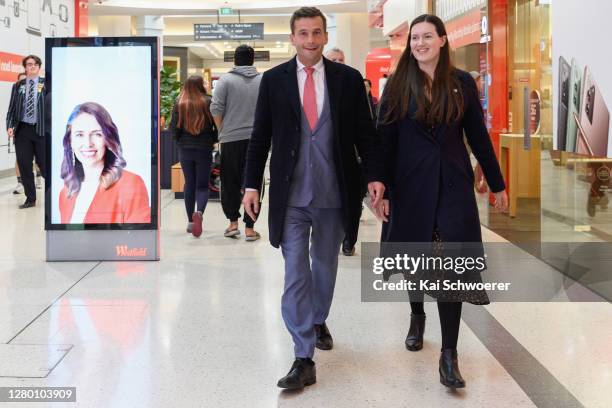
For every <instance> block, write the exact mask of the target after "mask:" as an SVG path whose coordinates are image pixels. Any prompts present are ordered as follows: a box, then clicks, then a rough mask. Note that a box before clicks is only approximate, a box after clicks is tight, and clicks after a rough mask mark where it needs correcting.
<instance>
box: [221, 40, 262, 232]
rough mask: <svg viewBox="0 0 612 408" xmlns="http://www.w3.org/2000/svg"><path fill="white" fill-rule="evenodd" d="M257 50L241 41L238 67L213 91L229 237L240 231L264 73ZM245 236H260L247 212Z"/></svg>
mask: <svg viewBox="0 0 612 408" xmlns="http://www.w3.org/2000/svg"><path fill="white" fill-rule="evenodd" d="M254 61H255V50H253V48H251V47H249V46H248V45H241V46H239V47H238V48H236V51H235V53H234V65H235V66H234V68H232V69H231V70H230V71H229V72H228V73H227V74H226V75H223V76H222V77H221V79H220V80H219V81H218V82H217V85H216V87H215V90H214V92H213V98H212V104H211V106H210V111H211V113H212V114H213V118H214V120H215V123H216V124H217V128H218V129H219V143H220V145H221V206H222V207H223V212H224V213H225V216H226V217H227V219H228V220H230V225H229V227H228V228H227V229H226V230H225V233H224V235H225V236H226V237H237V236H238V235H240V229H239V228H238V219H239V218H240V205H241V203H242V195H243V193H244V191H243V189H242V184H243V175H244V165H245V159H246V152H247V149H248V146H249V139H250V138H251V132H252V131H253V120H254V118H255V106H256V105H257V96H258V94H259V83H260V81H261V74H260V73H259V72H257V69H256V68H255V67H254V66H253V62H254ZM243 221H244V224H245V239H246V240H247V241H256V240H258V239H259V238H260V235H259V233H258V232H256V231H255V230H254V225H255V221H254V220H252V219H251V217H249V215H248V214H247V213H246V212H245V213H244V217H243Z"/></svg>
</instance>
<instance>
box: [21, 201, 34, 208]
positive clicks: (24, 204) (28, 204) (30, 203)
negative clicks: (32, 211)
mask: <svg viewBox="0 0 612 408" xmlns="http://www.w3.org/2000/svg"><path fill="white" fill-rule="evenodd" d="M35 206H36V201H26V202H25V203H23V204H21V205H20V206H19V209H20V210H23V209H24V208H30V207H35Z"/></svg>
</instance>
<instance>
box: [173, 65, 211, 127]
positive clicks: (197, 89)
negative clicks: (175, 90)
mask: <svg viewBox="0 0 612 408" xmlns="http://www.w3.org/2000/svg"><path fill="white" fill-rule="evenodd" d="M178 115H179V116H178V127H180V128H181V129H184V130H186V131H187V132H189V133H191V134H192V135H198V134H200V132H202V130H203V129H204V128H205V127H206V125H207V123H208V122H209V121H210V122H212V118H211V114H210V110H209V106H208V100H207V99H206V88H204V79H203V78H202V77H201V76H199V75H191V76H190V77H189V78H187V81H185V86H184V87H183V91H182V92H181V94H180V95H179V97H178Z"/></svg>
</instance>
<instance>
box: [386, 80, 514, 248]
mask: <svg viewBox="0 0 612 408" xmlns="http://www.w3.org/2000/svg"><path fill="white" fill-rule="evenodd" d="M455 75H457V78H458V79H459V81H458V82H459V83H460V84H461V87H462V89H461V91H462V94H463V98H464V106H465V111H464V115H463V118H462V120H460V121H457V122H454V123H451V124H440V125H438V126H435V127H434V128H433V129H430V128H428V127H427V126H425V125H424V124H422V123H421V122H418V121H417V120H415V119H414V114H415V112H416V103H413V104H411V106H410V110H409V114H408V115H407V117H406V118H404V119H403V120H401V121H399V122H394V123H391V124H382V118H384V116H385V104H384V100H383V105H382V106H381V111H380V113H379V126H378V130H379V132H380V135H381V137H382V143H383V146H384V148H385V154H386V156H385V157H386V158H387V163H386V164H387V191H388V194H387V197H388V198H389V201H390V218H389V222H388V223H385V224H383V233H382V241H383V242H431V240H432V234H433V231H434V228H435V227H437V228H438V231H439V234H440V238H441V239H442V241H445V242H481V241H482V236H481V233H480V219H479V217H478V208H477V205H476V197H475V194H474V173H473V170H472V166H471V163H470V158H469V155H468V152H467V149H466V147H465V144H464V142H463V135H464V131H465V135H466V137H467V141H468V143H469V145H470V147H471V148H472V152H473V153H474V155H475V156H476V159H477V160H478V162H479V163H480V166H481V167H482V170H483V172H484V175H485V177H486V179H487V182H488V184H489V187H490V188H491V190H492V191H493V192H499V191H502V190H504V189H505V185H504V180H503V177H502V174H501V171H500V168H499V163H498V161H497V158H496V156H495V152H494V150H493V145H492V143H491V140H490V138H489V134H488V132H487V129H486V126H485V122H484V118H483V111H482V107H481V106H480V100H479V96H478V90H477V88H476V82H475V81H474V79H473V78H472V77H471V76H470V74H468V73H467V72H464V71H460V70H457V71H456V73H455Z"/></svg>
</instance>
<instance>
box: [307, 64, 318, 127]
mask: <svg viewBox="0 0 612 408" xmlns="http://www.w3.org/2000/svg"><path fill="white" fill-rule="evenodd" d="M304 69H305V70H306V83H305V84H304V113H306V118H307V119H308V124H309V125H310V129H311V130H314V128H315V126H316V125H317V120H319V117H318V116H319V114H318V112H317V93H316V91H315V85H314V79H313V77H312V73H313V72H314V68H313V67H308V68H304Z"/></svg>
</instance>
